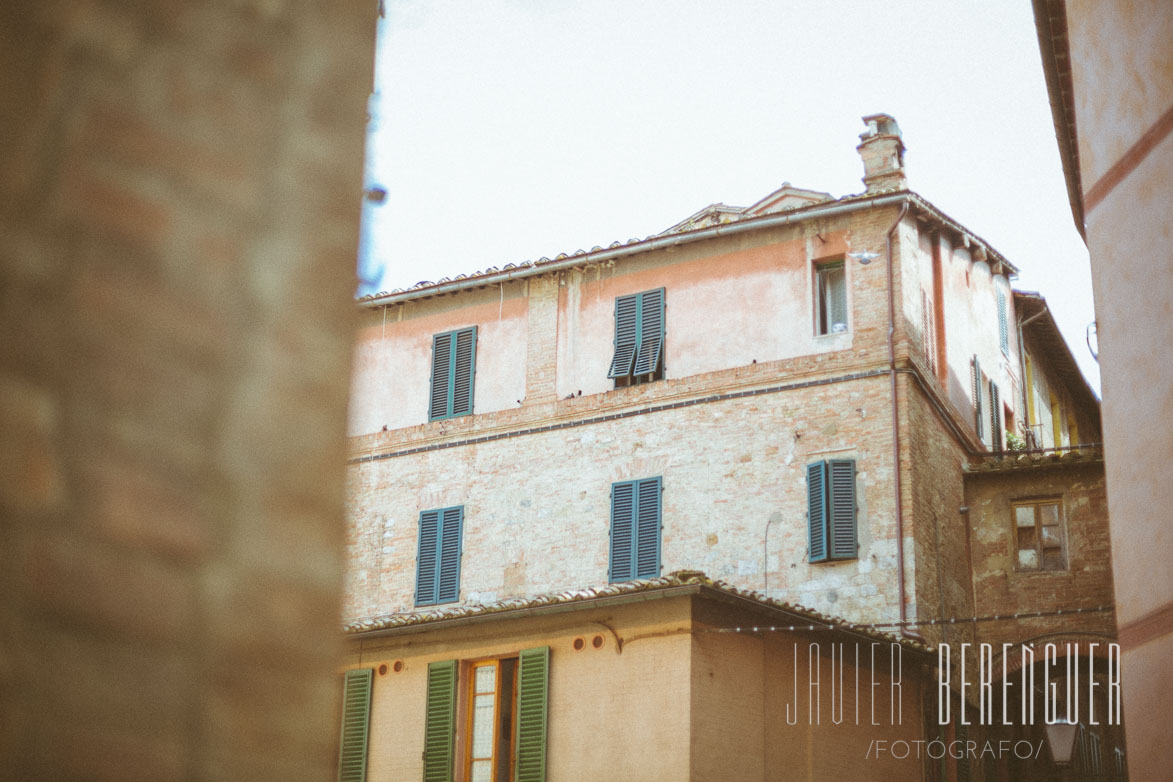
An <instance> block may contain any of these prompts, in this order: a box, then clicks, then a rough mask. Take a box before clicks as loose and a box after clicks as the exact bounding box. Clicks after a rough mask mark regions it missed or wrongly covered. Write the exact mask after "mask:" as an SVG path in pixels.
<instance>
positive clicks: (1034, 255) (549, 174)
mask: <svg viewBox="0 0 1173 782" xmlns="http://www.w3.org/2000/svg"><path fill="white" fill-rule="evenodd" d="M379 25H380V31H379V39H380V45H379V51H378V53H377V56H376V63H375V91H376V95H375V96H374V97H373V98H372V106H371V109H372V114H373V116H374V119H373V121H372V132H371V134H370V136H369V140H368V166H367V180H368V186H371V185H377V186H379V187H382V188H384V189H385V190H386V192H387V197H386V200H385V201H384V202H383V203H381V204H378V205H374V204H370V203H368V204H367V205H366V207H365V217H366V222H365V226H364V239H363V243H364V246H365V247H366V248H367V261H366V262H365V264H364V269H362V270H361V271H362V272H363V276H364V277H367V278H370V279H371V281H372V283H371V284H370V285H368V286H367V287H366V288H364V289H360V293H361V294H365V293H371V292H376V291H380V290H392V289H395V288H405V287H409V286H411V285H413V284H415V283H416V282H419V281H421V280H433V281H434V280H438V279H439V278H441V277H454V276H455V275H457V274H461V273H463V274H468V273H470V272H473V271H477V270H480V269H484V268H486V267H489V266H498V267H500V266H503V265H504V264H506V263H520V262H522V261H526V260H538V259H540V258H542V257H549V258H553V257H554V256H556V255H557V254H558V253H563V252H565V253H568V254H569V253H573V252H575V251H576V250H579V249H584V250H590V249H591V248H592V247H595V246H603V247H606V246H607V245H609V244H611V243H612V242H614V241H620V242H626V241H627V240H628V239H630V238H633V237H638V238H644V237H647V236H650V235H652V234H655V233H659V232H660V231H663V230H664V229H666V228H668V227H669V226H671V225H673V224H675V223H676V222H678V221H680V220H682V219H683V218H685V217H687V216H689V215H691V214H692V213H694V212H696V211H697V210H699V209H701V208H702V207H704V206H706V205H708V204H711V203H714V202H718V201H719V202H724V203H726V204H731V205H735V206H748V205H749V204H752V203H754V202H755V201H757V200H758V199H760V198H761V197H762V196H764V195H766V194H767V193H769V192H771V191H773V190H774V189H776V188H777V187H778V186H780V185H781V184H782V182H784V181H788V182H790V183H792V184H793V185H795V186H797V187H804V188H810V189H812V190H822V191H827V192H830V193H831V194H832V195H833V196H835V197H840V196H843V195H848V194H853V193H860V192H862V191H863V189H864V187H863V184H862V182H861V181H860V177H861V176H862V174H863V168H862V163H861V162H860V159H859V155H858V153H857V152H856V151H855V147H856V145H857V144H858V143H859V134H860V133H861V132H863V130H864V125H863V123H862V122H861V121H860V117H862V116H864V115H867V114H873V113H878V112H884V113H888V114H891V115H893V116H894V117H895V118H896V120H897V121H898V122H899V124H900V128H901V131H902V133H903V138H904V144H905V146H906V148H907V151H906V153H905V167H906V172H907V174H908V179H909V185H910V187H911V188H912V189H913V190H915V191H916V192H918V193H919V194H921V195H922V196H924V197H925V198H927V199H928V200H929V201H931V202H932V203H934V204H936V205H937V206H938V207H939V208H940V209H942V210H943V211H944V212H945V213H946V214H948V215H950V216H951V217H953V218H954V219H956V220H958V221H959V222H960V223H962V224H963V225H965V226H966V227H967V228H969V229H970V230H971V231H973V232H974V233H976V234H977V235H978V236H980V237H982V238H983V239H985V240H986V241H987V242H989V243H990V244H991V245H992V246H993V247H995V248H996V249H997V250H998V251H1000V252H1001V253H1002V254H1003V255H1004V256H1005V257H1006V258H1007V259H1009V260H1010V261H1011V262H1012V263H1013V264H1015V265H1016V266H1017V267H1018V268H1019V271H1020V273H1019V277H1018V279H1017V280H1015V281H1014V286H1015V287H1016V288H1018V289H1020V290H1030V291H1038V292H1040V293H1042V294H1043V295H1044V296H1045V297H1046V298H1047V301H1048V303H1049V304H1050V305H1051V309H1052V312H1053V313H1054V314H1055V317H1056V320H1057V321H1058V322H1059V325H1060V328H1061V329H1062V331H1063V334H1064V336H1065V338H1066V339H1067V343H1068V345H1069V346H1070V348H1071V350H1072V353H1073V354H1074V355H1075V357H1076V359H1077V361H1078V362H1079V364H1080V366H1081V367H1082V368H1083V371H1084V374H1085V376H1086V377H1087V378H1088V380H1089V382H1090V383H1091V384H1092V387H1093V388H1094V389H1095V390H1096V391H1097V393H1098V391H1099V372H1098V366H1097V364H1096V362H1095V360H1094V359H1093V358H1092V356H1091V353H1090V351H1089V349H1088V346H1087V344H1086V342H1085V339H1086V337H1085V333H1086V329H1087V326H1088V324H1090V323H1091V322H1092V320H1093V319H1094V313H1093V308H1092V294H1091V277H1090V268H1089V265H1088V255H1087V249H1086V247H1085V246H1084V244H1083V241H1082V239H1080V237H1079V234H1078V233H1077V232H1076V230H1075V226H1074V223H1073V221H1072V217H1071V210H1070V206H1069V204H1068V201H1067V191H1066V186H1065V184H1064V179H1063V172H1062V168H1061V164H1060V161H1059V152H1058V147H1057V145H1056V142H1055V130H1054V125H1053V123H1052V120H1051V113H1050V105H1049V103H1048V98H1047V92H1046V84H1045V82H1044V80H1043V73H1042V66H1041V62H1040V57H1039V49H1038V39H1037V37H1036V33H1035V27H1034V19H1033V16H1032V12H1031V5H1030V3H1028V2H1025V1H1024V0H981V2H975V1H973V0H967V1H966V2H955V1H954V0H920V2H912V1H911V0H903V1H902V0H888V1H887V2H857V1H856V0H821V1H815V0H773V1H772V2H757V1H756V0H723V2H699V1H698V0H673V1H671V2H670V1H669V0H655V1H653V0H626V1H625V2H617V1H615V0H589V1H588V0H387V2H386V16H385V18H383V19H382V20H380V23H379ZM360 263H361V262H360ZM380 275H381V276H380Z"/></svg>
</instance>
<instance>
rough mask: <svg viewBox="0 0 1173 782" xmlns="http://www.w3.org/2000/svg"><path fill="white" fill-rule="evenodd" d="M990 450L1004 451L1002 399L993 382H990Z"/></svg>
mask: <svg viewBox="0 0 1173 782" xmlns="http://www.w3.org/2000/svg"><path fill="white" fill-rule="evenodd" d="M990 450H991V451H1001V450H1002V398H1001V394H999V393H998V386H996V385H994V383H993V381H990Z"/></svg>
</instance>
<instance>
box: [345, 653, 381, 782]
mask: <svg viewBox="0 0 1173 782" xmlns="http://www.w3.org/2000/svg"><path fill="white" fill-rule="evenodd" d="M373 673H374V672H373V671H372V670H371V669H370V668H360V669H357V670H353V671H347V672H346V675H345V676H344V677H343V681H342V738H341V740H340V741H339V751H338V782H365V780H366V778H367V739H368V737H369V733H370V716H371V678H372V674H373Z"/></svg>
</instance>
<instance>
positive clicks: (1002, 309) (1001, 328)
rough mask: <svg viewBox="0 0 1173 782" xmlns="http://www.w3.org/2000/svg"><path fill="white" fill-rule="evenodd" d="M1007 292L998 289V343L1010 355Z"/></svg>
mask: <svg viewBox="0 0 1173 782" xmlns="http://www.w3.org/2000/svg"><path fill="white" fill-rule="evenodd" d="M1007 321H1008V319H1007V313H1006V294H1005V293H1003V292H1002V289H1001V288H999V289H998V344H999V345H1000V346H1001V348H1002V352H1003V353H1004V354H1005V355H1007V356H1008V355H1010V324H1009V323H1008V322H1007Z"/></svg>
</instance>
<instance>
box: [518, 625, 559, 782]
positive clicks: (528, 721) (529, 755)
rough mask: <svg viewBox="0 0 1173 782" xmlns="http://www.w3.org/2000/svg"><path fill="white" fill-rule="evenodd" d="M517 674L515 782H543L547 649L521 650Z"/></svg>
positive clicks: (544, 772) (547, 683)
mask: <svg viewBox="0 0 1173 782" xmlns="http://www.w3.org/2000/svg"><path fill="white" fill-rule="evenodd" d="M518 657H519V666H518V667H519V670H518V673H517V745H516V750H515V755H514V764H513V768H514V772H513V778H514V781H515V782H546V721H547V712H548V709H549V690H550V647H548V646H539V647H536V648H534V649H523V650H522V652H521V654H520V655H519V656H518Z"/></svg>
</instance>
